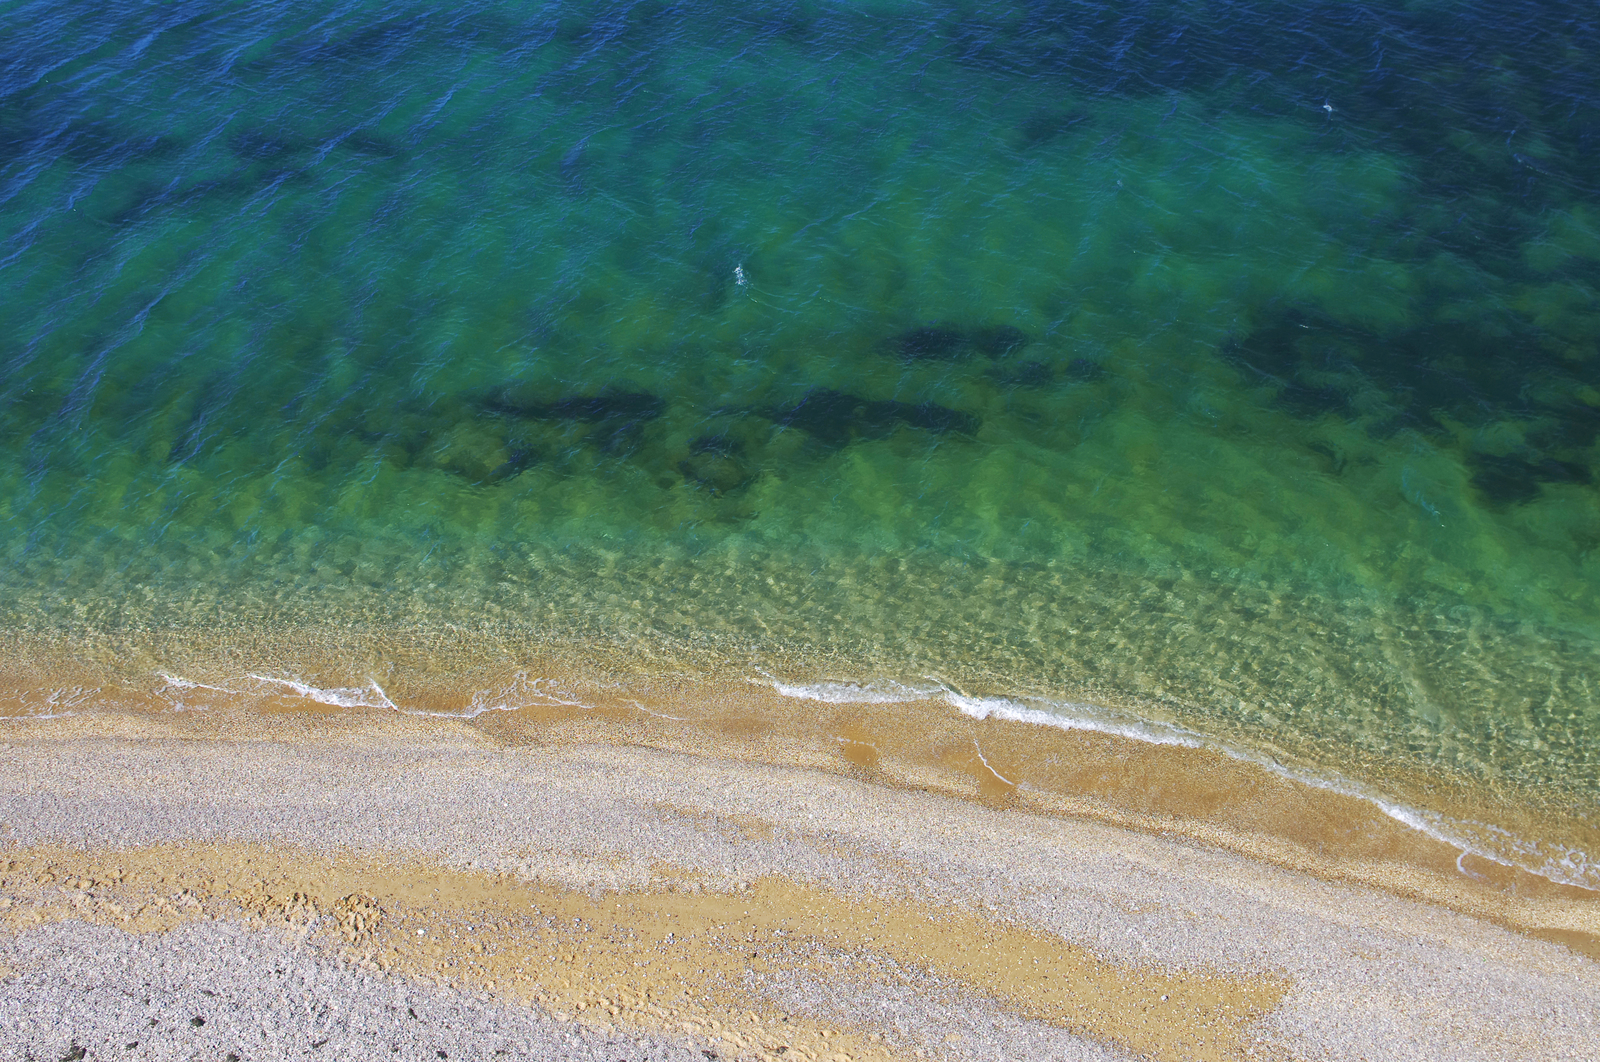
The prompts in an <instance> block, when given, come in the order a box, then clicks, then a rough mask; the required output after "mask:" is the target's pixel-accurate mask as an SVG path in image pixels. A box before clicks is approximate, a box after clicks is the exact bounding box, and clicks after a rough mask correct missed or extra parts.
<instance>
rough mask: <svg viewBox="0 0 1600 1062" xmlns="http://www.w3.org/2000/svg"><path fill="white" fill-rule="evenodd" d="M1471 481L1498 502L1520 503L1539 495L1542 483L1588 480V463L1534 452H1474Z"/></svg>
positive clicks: (1589, 476) (1591, 477) (1507, 503)
mask: <svg viewBox="0 0 1600 1062" xmlns="http://www.w3.org/2000/svg"><path fill="white" fill-rule="evenodd" d="M1471 464H1472V466H1473V473H1472V485H1473V486H1474V487H1477V488H1478V490H1480V491H1482V492H1483V495H1484V497H1485V498H1487V499H1488V501H1489V503H1490V504H1492V505H1497V506H1507V505H1520V504H1522V503H1523V502H1528V501H1532V500H1533V499H1534V498H1536V497H1538V496H1539V492H1540V488H1541V486H1542V485H1543V484H1545V483H1591V482H1593V479H1594V477H1593V474H1592V473H1591V472H1590V471H1589V468H1588V466H1586V465H1582V464H1579V463H1578V462H1576V461H1561V460H1558V459H1556V458H1553V457H1541V456H1539V455H1536V454H1528V455H1523V454H1509V455H1505V456H1498V455H1494V454H1473V455H1472V458H1471Z"/></svg>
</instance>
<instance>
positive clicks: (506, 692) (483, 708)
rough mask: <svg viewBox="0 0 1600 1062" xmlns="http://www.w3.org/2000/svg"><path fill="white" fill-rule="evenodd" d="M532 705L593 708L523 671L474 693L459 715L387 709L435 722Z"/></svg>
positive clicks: (554, 684)
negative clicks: (507, 681)
mask: <svg viewBox="0 0 1600 1062" xmlns="http://www.w3.org/2000/svg"><path fill="white" fill-rule="evenodd" d="M374 685H376V683H374ZM535 705H537V706H539V707H544V708H553V707H562V708H584V709H592V708H594V705H592V704H586V703H584V702H583V701H580V700H575V699H573V698H572V697H571V695H570V694H567V693H566V692H565V691H563V690H562V689H561V684H560V683H559V682H557V681H556V680H555V679H544V678H535V679H530V678H529V677H528V673H527V672H526V671H519V672H517V673H516V675H515V676H513V678H512V680H511V682H510V684H509V685H507V686H504V687H502V688H499V689H493V690H477V691H476V692H474V693H473V695H472V700H471V702H469V703H468V705H467V707H466V708H465V709H463V710H461V711H459V712H434V711H428V710H425V709H422V708H405V707H401V706H400V705H397V704H394V703H393V702H390V707H391V708H393V709H394V710H395V711H397V712H400V713H402V714H405V715H421V716H429V717H432V718H435V719H476V718H477V717H478V716H480V715H482V714H483V713H485V712H514V711H516V710H517V709H519V708H528V707H531V706H535Z"/></svg>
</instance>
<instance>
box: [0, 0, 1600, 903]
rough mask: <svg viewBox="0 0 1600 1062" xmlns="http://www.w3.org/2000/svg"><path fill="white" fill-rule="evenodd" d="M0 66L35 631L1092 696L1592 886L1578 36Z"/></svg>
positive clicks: (859, 18)
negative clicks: (356, 643)
mask: <svg viewBox="0 0 1600 1062" xmlns="http://www.w3.org/2000/svg"><path fill="white" fill-rule="evenodd" d="M0 27H3V32H0V366H3V369H0V551H3V556H4V565H3V570H0V608H3V610H4V615H3V617H0V618H3V622H4V624H5V625H6V626H7V627H8V628H9V629H11V630H12V631H27V632H34V633H38V632H46V633H49V632H59V633H60V634H61V635H62V636H63V637H65V636H68V635H73V634H82V633H83V632H86V631H88V632H93V631H102V632H104V631H123V632H130V631H131V632H145V633H147V634H150V635H151V637H155V636H156V635H160V636H161V637H172V636H181V635H182V634H183V632H185V631H194V632H204V633H205V634H206V636H207V637H208V638H211V639H213V642H214V641H215V640H216V639H218V638H221V639H222V640H223V641H226V638H227V637H228V633H227V632H230V631H234V632H239V635H238V636H239V637H240V638H241V639H243V638H245V637H246V636H247V635H248V636H249V637H252V638H256V637H259V636H260V634H261V632H263V631H268V632H273V631H276V632H279V634H281V635H282V637H281V638H280V639H279V641H278V642H276V643H274V644H278V645H281V646H282V647H283V648H282V652H283V653H284V657H283V659H282V661H281V668H282V670H283V673H284V674H292V673H294V671H295V668H296V667H297V666H298V664H297V661H296V659H295V657H294V649H293V646H294V644H295V637H296V636H297V635H296V634H295V632H301V633H302V634H303V633H304V632H307V631H312V630H315V629H324V630H326V629H353V628H354V627H360V628H361V629H363V630H371V631H379V632H384V631H388V632H391V633H395V634H397V636H402V637H412V638H415V639H420V640H421V642H422V643H424V644H425V643H426V640H427V637H428V632H431V631H444V630H452V629H459V628H461V627H463V626H465V627H482V628H486V629H487V628H493V629H494V630H495V631H496V632H498V635H499V636H502V637H504V638H509V639H511V640H513V641H515V640H517V639H522V640H524V641H526V643H527V644H530V645H531V644H535V643H539V644H550V643H563V644H568V645H578V646H581V645H584V644H596V645H598V644H602V643H603V644H605V645H607V646H610V647H612V648H613V649H618V648H620V649H621V650H622V651H625V652H631V653H634V654H636V655H637V657H638V658H639V659H640V660H641V661H645V662H647V663H648V662H650V661H656V662H658V663H660V666H663V667H666V666H670V667H672V668H676V669H679V670H685V669H687V670H689V671H695V670H697V669H698V670H702V671H705V672H707V673H709V672H712V671H719V670H720V671H732V672H735V673H737V672H741V671H742V672H746V673H749V674H752V675H757V674H761V673H763V672H769V673H773V674H781V675H784V676H787V677H789V678H792V679H794V680H796V681H799V680H803V679H818V678H833V679H854V680H858V681H866V680H874V679H875V680H883V681H891V680H892V681H907V682H911V681H925V680H926V677H927V676H933V677H934V678H935V679H937V680H938V681H940V682H943V683H945V684H947V685H949V686H950V687H951V688H955V689H960V690H962V691H965V692H966V693H968V694H971V695H987V696H1012V697H1022V698H1032V699H1033V700H1032V701H1031V702H1030V703H1044V704H1049V703H1053V702H1054V701H1067V700H1076V701H1089V702H1092V703H1096V704H1102V705H1106V706H1108V707H1114V708H1115V709H1116V710H1117V711H1118V712H1123V713H1131V715H1132V716H1133V717H1135V718H1139V717H1143V718H1147V719H1151V720H1156V721H1159V722H1161V723H1163V724H1170V725H1177V726H1181V727H1184V728H1186V729H1188V730H1192V731H1194V732H1197V733H1200V734H1203V735H1207V736H1208V738H1210V739H1214V740H1216V741H1219V742H1224V743H1227V744H1229V745H1230V746H1231V747H1234V748H1236V749H1241V750H1247V751H1249V752H1250V753H1251V754H1259V755H1266V756H1270V757H1273V758H1275V759H1276V760H1278V761H1279V762H1282V763H1285V764H1288V765H1293V766H1294V767H1295V768H1296V769H1303V770H1310V771H1314V772H1324V773H1328V774H1337V775H1338V776H1340V777H1342V778H1345V779H1347V780H1352V781H1353V782H1354V783H1356V784H1359V785H1362V786H1366V787H1369V788H1371V789H1372V791H1374V792H1382V793H1385V794H1388V795H1391V796H1396V797H1397V798H1401V799H1404V800H1406V801H1409V802H1411V803H1413V804H1415V805H1416V806H1419V807H1424V808H1426V807H1428V806H1429V805H1430V801H1434V802H1437V801H1439V800H1443V799H1444V798H1443V797H1441V796H1439V794H1441V793H1445V792H1449V793H1451V794H1455V795H1454V796H1452V797H1451V798H1450V799H1451V800H1452V801H1456V802H1458V803H1459V802H1460V800H1459V795H1460V794H1461V793H1464V792H1466V793H1472V794H1476V795H1477V796H1476V797H1475V798H1474V799H1476V800H1477V804H1476V805H1475V806H1479V807H1481V808H1483V809H1488V810H1487V811H1484V812H1483V817H1480V819H1479V821H1478V823H1477V826H1475V827H1474V829H1476V830H1477V832H1478V836H1480V837H1482V838H1488V840H1485V841H1483V843H1484V844H1488V845H1490V846H1491V847H1493V846H1494V845H1495V844H1499V845H1500V849H1499V851H1500V852H1501V854H1503V855H1505V856H1506V857H1507V858H1514V859H1517V860H1520V861H1522V862H1524V863H1526V864H1528V865H1533V866H1539V867H1542V868H1544V869H1545V870H1546V872H1548V873H1551V874H1552V875H1553V876H1557V877H1561V878H1563V879H1565V880H1571V881H1581V882H1586V883H1589V884H1592V885H1596V886H1600V870H1597V869H1595V868H1594V867H1591V866H1590V865H1589V864H1588V861H1587V860H1588V857H1587V856H1585V855H1584V852H1585V851H1588V852H1595V851H1597V849H1600V846H1597V845H1596V842H1595V838H1596V837H1597V836H1600V804H1597V797H1600V740H1597V739H1600V704H1597V703H1596V695H1595V688H1596V684H1597V683H1600V669H1597V662H1600V657H1597V655H1596V651H1597V649H1600V597H1597V592H1600V578H1597V576H1600V567H1597V564H1600V558H1597V557H1596V556H1595V546H1596V544H1597V543H1600V492H1597V487H1600V484H1596V483H1595V481H1594V474H1593V470H1594V468H1595V465H1596V457H1597V455H1596V449H1595V443H1596V439H1597V436H1600V305H1597V303H1596V298H1595V294H1596V285H1597V283H1600V181H1597V180H1596V178H1595V176H1594V174H1595V173H1596V172H1600V171H1597V167H1596V161H1597V158H1600V154H1597V149H1600V15H1597V14H1596V13H1595V12H1594V10H1593V9H1592V7H1591V6H1589V5H1582V4H1568V3H1552V2H1544V0H1541V2H1537V3H1535V2H1527V0H1514V2H1511V3H1504V2H1501V3H1487V2H1481V3H1445V2H1417V3H1372V4H1305V3H1285V2H1278V0H1253V2H1248V0H1241V2H1235V3H1197V2H1190V3H1181V2H1173V3H1158V2H1151V3H1139V4H1123V3H1111V2H1108V0H1106V2H1100V3H1093V2H1075V3H1049V2H1042V0H1041V2H1034V3H1004V2H999V0H995V2H971V3H895V4H891V3H876V4H873V3H852V4H843V3H823V2H818V3H802V2H790V3H777V2H773V3H765V2H759V0H755V2H749V3H743V4H737V5H735V4H724V3H714V2H709V0H706V2H686V3H644V2H640V3H620V2H619V3H606V2H594V3H575V4H574V3H569V4H553V3H552V4H539V3H525V4H514V3H506V4H470V3H469V4H450V5H420V4H419V5H405V4H393V3H317V4H312V3H306V4H281V3H241V4H235V5H224V6H218V5H214V4H209V3H183V2H180V3H171V4H159V5H154V4H139V3H107V4H97V5H85V4H72V3H62V2H45V0H40V2H33V3H28V2H12V3H5V4H0ZM152 632H153V633H152ZM219 632H220V633H219ZM306 637H308V638H309V637H311V636H310V635H306ZM1467 803H1468V804H1472V803H1473V801H1472V800H1468V801H1467ZM1530 823H1532V824H1533V825H1529V824H1530ZM1501 831H1506V832H1501ZM1496 837H1499V838H1500V839H1501V840H1499V841H1496V840H1494V838H1496Z"/></svg>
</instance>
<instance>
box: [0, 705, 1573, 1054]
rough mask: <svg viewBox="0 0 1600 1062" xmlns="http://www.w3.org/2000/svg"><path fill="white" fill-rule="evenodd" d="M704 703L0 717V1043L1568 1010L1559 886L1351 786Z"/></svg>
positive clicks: (1004, 1046) (1175, 1046)
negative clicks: (1399, 820) (675, 720)
mask: <svg viewBox="0 0 1600 1062" xmlns="http://www.w3.org/2000/svg"><path fill="white" fill-rule="evenodd" d="M634 703H636V704H637V702H634ZM276 707H278V708H282V707H285V706H284V705H277V706H276ZM658 707H659V705H658ZM639 708H640V710H643V709H644V706H643V705H639ZM701 708H702V709H704V710H703V711H701V710H696V709H695V708H694V706H693V705H687V706H685V710H684V711H683V713H682V714H685V715H695V714H697V711H698V713H699V714H700V715H704V716H705V717H706V720H712V717H713V716H714V717H715V720H714V722H715V725H713V724H712V722H711V721H704V720H703V721H702V724H701V725H700V726H698V727H688V728H686V727H684V726H682V725H680V724H672V725H669V724H667V723H665V722H663V721H662V720H661V719H660V714H661V713H659V712H658V713H655V714H651V713H649V712H646V713H645V717H642V718H641V717H639V716H638V713H635V714H634V717H633V718H627V713H626V712H624V711H622V710H621V709H620V708H619V709H616V710H607V711H597V710H593V709H592V706H586V708H585V711H584V712H582V713H576V712H568V713H565V714H563V712H562V711H560V710H558V709H557V708H546V709H541V710H537V711H527V712H520V713H517V712H503V713H490V714H487V715H484V716H479V717H478V719H477V720H474V721H462V720H455V719H414V718H407V717H403V716H397V715H395V714H393V713H389V712H382V711H375V710H354V711H348V712H340V713H335V714H332V715H328V714H323V715H307V714H301V713H292V712H291V713H279V712H273V711H269V710H267V709H266V708H264V707H263V706H262V705H254V706H253V710H252V711H249V712H245V711H241V710H237V709H233V710H229V709H227V708H226V707H225V706H222V705H213V706H210V710H208V711H205V712H191V713H186V714H172V713H170V712H169V713H166V714H161V715H150V714H138V713H124V714H105V715H93V716H83V717H77V718H68V719H57V720H49V721H27V720H17V719H13V720H9V721H6V722H5V723H4V726H5V728H6V729H5V731H4V734H3V739H4V741H5V745H4V747H3V748H0V827H3V839H4V844H5V846H6V847H5V849H4V851H0V926H3V929H4V934H3V935H0V974H3V975H4V976H3V980H0V1048H3V1050H4V1052H6V1053H7V1054H8V1057H9V1056H15V1057H31V1058H37V1059H49V1060H50V1062H55V1060H56V1059H66V1058H112V1057H117V1058H126V1057H138V1058H146V1057H148V1058H169V1057H170V1058H215V1059H219V1060H220V1059H225V1058H227V1057H230V1056H232V1057H236V1058H238V1059H268V1058H280V1057H308V1058H312V1057H331V1058H341V1059H345V1058H380V1057H381V1058H429V1059H435V1058H445V1057H448V1058H493V1057H518V1058H552V1059H615V1060H622V1059H634V1060H638V1059H646V1058H649V1059H702V1060H703V1059H710V1058H720V1059H741V1058H763V1059H785V1060H788V1059H796V1058H805V1059H817V1058H830V1057H848V1058H863V1059H865V1058H882V1059H888V1058H914V1057H930V1058H951V1059H999V1058H1004V1059H1024V1058H1040V1059H1096V1060H1099V1059H1126V1058H1130V1057H1140V1058H1156V1059H1171V1060H1183V1059H1242V1058H1280V1059H1289V1058H1306V1059H1373V1060H1377V1059H1412V1058H1414V1059H1430V1060H1432V1059H1442V1058H1451V1059H1494V1060H1500V1059H1565V1058H1573V1059H1577V1058H1590V1057H1593V1045H1594V1043H1596V1042H1600V964H1597V963H1596V961H1595V960H1594V959H1593V958H1591V957H1589V955H1587V954H1585V952H1586V951H1588V950H1592V949H1593V948H1594V941H1595V940H1596V939H1597V938H1600V904H1597V903H1596V902H1595V898H1594V897H1593V895H1592V894H1588V893H1585V892H1583V891H1581V890H1576V889H1564V888H1559V887H1556V886H1551V885H1549V884H1548V883H1546V882H1543V881H1542V880H1541V879H1534V878H1532V877H1531V876H1529V875H1518V874H1512V873H1510V872H1507V871H1505V870H1503V869H1499V868H1495V867H1493V866H1492V865H1490V864H1481V865H1479V864H1473V863H1470V862H1465V863H1460V864H1459V866H1458V860H1457V858H1456V856H1458V855H1459V853H1456V852H1453V851H1450V850H1448V848H1447V846H1440V845H1437V844H1436V843H1435V842H1431V841H1428V840H1427V839H1426V838H1419V837H1416V836H1414V835H1411V834H1410V833H1409V831H1405V830H1404V829H1403V828H1401V827H1399V826H1398V824H1395V823H1393V822H1392V821H1391V820H1387V819H1385V818H1383V817H1382V816H1381V815H1374V814H1373V813H1372V812H1371V809H1369V808H1366V807H1364V806H1362V805H1359V802H1349V801H1346V800H1345V798H1338V797H1335V796H1333V795H1331V794H1327V793H1325V792H1320V791H1301V790H1303V789H1305V788H1306V787H1296V786H1294V785H1292V784H1291V783H1287V782H1285V781H1284V780H1282V779H1280V778H1276V777H1275V776H1269V775H1267V773H1266V772H1262V771H1257V770H1256V769H1254V768H1247V767H1244V766H1242V765H1237V764H1230V763H1226V762H1217V760H1218V758H1215V757H1211V758H1207V757H1208V754H1203V753H1199V752H1196V751H1194V750H1156V749H1150V748H1148V747H1137V746H1132V745H1130V743H1125V742H1124V743H1115V742H1113V743H1111V744H1107V743H1106V739H1102V738H1099V737H1097V736H1085V735H1052V736H1050V737H1049V740H1051V741H1057V742H1060V743H1061V745H1060V747H1059V748H1056V749H1054V751H1053V752H1052V753H1051V755H1050V756H1048V757H1044V756H1040V755H1038V753H1037V749H1038V745H1037V742H1038V741H1040V740H1043V739H1042V738H1041V737H1040V735H1039V733H1038V731H1037V730H1036V729H1034V728H1026V727H1021V726H1020V725H1018V724H1004V725H1000V724H991V723H982V724H980V723H973V722H970V721H968V722H965V723H962V724H961V726H960V727H957V728H956V729H950V726H951V725H953V724H949V722H948V720H944V721H941V719H942V718H943V717H940V716H938V715H937V714H936V713H935V712H934V710H933V709H931V708H929V709H925V716H923V717H919V716H918V715H917V714H916V713H917V711H918V709H916V708H914V707H912V708H908V707H907V706H904V705H896V706H893V713H894V714H889V713H888V712H887V710H886V712H885V714H882V715H874V714H873V711H872V710H868V709H860V710H854V709H853V710H851V712H850V713H849V715H848V717H845V716H840V715H827V716H826V717H825V718H824V719H823V722H824V724H825V725H821V726H818V725H817V724H816V720H817V718H818V715H817V709H816V708H815V706H812V707H811V708H810V709H809V712H810V715H809V716H806V718H809V719H811V720H812V724H811V729H812V731H813V733H812V738H813V739H814V740H807V739H806V737H805V734H804V730H805V727H804V726H802V725H801V724H800V723H799V722H795V721H794V720H791V724H792V725H786V724H784V722H783V711H785V710H787V711H790V712H791V713H795V718H796V719H799V718H800V717H802V716H805V713H804V712H802V711H801V709H799V708H796V707H795V706H793V705H788V706H784V705H781V704H771V703H766V702H763V703H762V704H760V705H754V706H752V705H751V704H742V705H736V706H735V708H734V709H728V708H726V706H724V709H723V710H722V711H721V712H720V714H719V713H718V712H715V711H712V710H710V709H708V708H706V707H705V706H704V705H702V706H701ZM757 718H759V719H760V720H761V722H760V725H757V724H755V723H753V722H751V720H752V719H757ZM741 720H743V722H741ZM941 727H944V728H945V729H944V730H941V729H940V728H941ZM961 727H964V728H965V729H961ZM957 731H959V732H957ZM912 733H914V734H916V735H917V736H916V739H915V740H912V739H910V738H909V737H907V736H906V735H908V734H912ZM1027 742H1034V743H1035V744H1030V745H1028V746H1027V747H1028V748H1029V749H1030V750H1033V751H1034V757H1035V761H1036V762H1039V763H1043V762H1044V761H1045V760H1046V759H1049V760H1052V761H1054V762H1055V763H1056V764H1057V767H1056V768H1054V773H1051V772H1050V771H1046V770H1039V771H1036V773H1035V777H1033V778H1031V779H1027V780H1024V781H1023V784H1022V785H1021V786H1017V785H1013V784H1012V782H1013V781H1015V779H1011V780H1008V779H1007V778H1006V777H1004V776H1002V774H1001V773H1000V772H998V771H994V770H992V769H991V768H992V766H993V765H995V764H996V762H997V761H999V766H1000V768H1001V771H1006V770H1007V768H1006V766H1005V762H1006V759H1007V757H1008V756H1010V757H1011V759H1012V760H1013V761H1014V762H1021V760H1022V751H1021V750H1022V748H1023V744H1024V743H1027ZM967 747H970V748H973V749H979V750H984V751H986V752H987V755H986V756H980V757H977V760H982V762H977V760H975V758H974V757H973V756H972V755H971V754H970V753H962V752H960V751H959V750H960V749H963V748H967ZM863 749H870V750H871V751H870V753H865V752H863V751H862V750H863ZM919 750H920V751H919ZM1008 750H1011V751H1009V752H1008ZM1071 757H1076V759H1072V760H1071V763H1070V764H1069V765H1068V766H1061V764H1063V763H1065V762H1066V761H1067V760H1068V759H1069V758H1071ZM1174 757H1176V759H1174ZM985 772H988V773H989V774H992V775H993V778H989V777H986V774H985ZM995 779H999V781H996V780H995ZM1157 779H1162V780H1163V781H1162V782H1161V784H1156V781H1155V780H1157ZM1186 794H1187V797H1188V799H1185V795H1186ZM1535 934H1536V935H1538V936H1543V937H1545V938H1548V939H1537V937H1536V936H1535ZM1554 941H1561V942H1563V943H1556V942H1554ZM129 1044H135V1045H137V1046H134V1047H129V1046H127V1045H129Z"/></svg>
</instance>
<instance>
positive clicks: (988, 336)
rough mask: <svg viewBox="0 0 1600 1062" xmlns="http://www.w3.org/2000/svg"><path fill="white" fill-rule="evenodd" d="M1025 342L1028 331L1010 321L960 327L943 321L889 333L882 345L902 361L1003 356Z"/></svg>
mask: <svg viewBox="0 0 1600 1062" xmlns="http://www.w3.org/2000/svg"><path fill="white" fill-rule="evenodd" d="M1028 342H1029V337H1028V334H1027V333H1026V332H1024V331H1023V330H1022V329H1020V328H1014V327H1012V326H1011V325H983V326H981V327H978V328H962V327H961V326H959V325H954V324H950V323H948V322H942V323H940V324H934V325H923V326H921V327H918V328H912V329H909V330H907V331H905V332H901V333H900V334H898V335H894V336H890V337H889V339H888V341H887V342H886V343H885V346H887V348H888V349H889V351H890V352H891V353H892V354H894V355H895V356H896V357H898V358H899V359H900V360H901V361H960V360H962V359H965V358H970V357H972V356H973V355H974V354H982V355H984V356H985V357H988V358H1003V357H1006V356H1007V355H1009V354H1015V353H1016V352H1017V351H1019V350H1021V349H1022V348H1023V347H1025V346H1027V345H1028Z"/></svg>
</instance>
